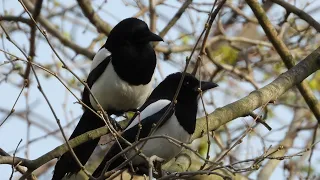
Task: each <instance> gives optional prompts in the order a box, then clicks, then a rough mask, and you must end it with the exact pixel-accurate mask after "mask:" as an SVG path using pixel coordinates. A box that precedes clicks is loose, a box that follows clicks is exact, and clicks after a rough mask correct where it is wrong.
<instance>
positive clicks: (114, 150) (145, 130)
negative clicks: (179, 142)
mask: <svg viewBox="0 0 320 180" xmlns="http://www.w3.org/2000/svg"><path fill="white" fill-rule="evenodd" d="M169 107H170V104H169V105H167V106H166V107H164V108H163V109H161V110H160V111H159V112H157V113H155V114H154V115H152V116H149V117H147V118H145V119H143V120H141V125H142V129H141V130H140V134H139V139H141V138H145V137H147V136H148V135H149V133H150V131H151V130H152V129H153V127H154V124H157V123H159V121H160V120H161V118H162V117H164V118H163V120H162V122H161V124H160V125H159V127H161V126H162V125H163V124H164V123H165V122H166V121H167V120H168V119H169V118H170V117H171V116H172V115H173V113H174V108H172V109H170V110H169V112H168V113H167V115H166V116H164V115H165V112H166V111H167V109H168V108H169ZM131 122H132V121H131ZM138 132H139V125H138V124H137V125H135V126H133V127H132V128H130V129H128V130H126V131H125V132H123V134H122V137H123V138H125V139H126V140H127V141H129V142H131V143H133V142H134V141H135V140H136V135H137V134H138ZM120 144H121V147H122V148H123V149H125V148H126V147H128V146H127V145H126V144H125V143H124V142H121V141H120ZM119 152H121V149H120V146H119V145H118V144H117V143H114V144H113V145H112V147H111V148H110V150H109V151H108V153H107V154H106V156H105V157H104V158H103V160H102V162H101V163H100V165H99V166H98V168H97V169H96V170H95V171H94V173H93V174H92V175H93V177H98V176H99V175H100V174H101V173H102V171H103V169H104V167H105V165H106V163H107V161H108V160H110V159H111V158H112V157H114V156H115V155H117V154H118V153H119ZM124 161H125V159H124V158H123V157H122V156H120V157H119V158H117V159H116V160H115V161H113V162H112V163H111V164H110V166H109V168H108V169H109V170H112V169H114V168H116V167H117V166H119V165H120V164H121V163H122V162H124Z"/></svg>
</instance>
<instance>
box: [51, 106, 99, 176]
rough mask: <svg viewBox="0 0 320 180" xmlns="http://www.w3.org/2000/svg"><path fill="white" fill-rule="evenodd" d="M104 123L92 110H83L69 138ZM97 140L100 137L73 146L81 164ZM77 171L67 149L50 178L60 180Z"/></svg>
mask: <svg viewBox="0 0 320 180" xmlns="http://www.w3.org/2000/svg"><path fill="white" fill-rule="evenodd" d="M104 124H105V123H104V122H103V121H102V120H101V119H100V118H99V117H98V116H97V115H95V114H94V113H93V112H91V111H90V110H85V111H84V113H83V115H82V117H81V119H80V121H79V123H78V125H77V127H76V129H75V130H74V131H73V133H72V135H71V137H70V138H69V139H73V138H75V137H77V136H79V135H81V134H83V133H86V132H88V131H90V130H93V129H97V128H99V127H102V126H104ZM99 140H100V138H97V139H95V140H91V141H88V142H86V143H84V144H81V145H80V146H78V147H76V148H73V151H74V153H75V154H76V155H77V157H78V159H79V160H80V162H81V163H82V164H83V165H84V164H85V163H86V162H87V161H88V159H89V157H90V156H91V154H92V153H93V151H94V149H95V147H96V146H97V144H98V142H99ZM79 171H80V167H79V166H78V164H77V163H76V161H75V160H74V158H73V157H72V155H71V153H70V152H69V151H68V152H66V153H65V154H63V155H62V156H61V157H60V159H59V160H58V162H57V164H56V166H55V169H54V174H53V177H52V180H61V179H62V178H63V177H64V176H66V175H72V174H75V173H77V172H79Z"/></svg>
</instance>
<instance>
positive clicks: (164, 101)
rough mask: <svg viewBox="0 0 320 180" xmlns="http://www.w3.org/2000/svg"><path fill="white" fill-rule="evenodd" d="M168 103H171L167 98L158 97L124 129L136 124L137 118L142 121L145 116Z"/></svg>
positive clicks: (157, 110)
mask: <svg viewBox="0 0 320 180" xmlns="http://www.w3.org/2000/svg"><path fill="white" fill-rule="evenodd" d="M170 103H171V101H169V100H167V99H160V100H158V101H156V102H154V103H152V104H150V105H149V106H148V107H146V108H145V109H144V110H143V111H142V112H140V117H139V116H137V117H136V118H135V119H134V120H133V121H132V122H131V124H130V125H129V126H128V127H127V128H126V129H125V130H124V131H126V130H128V129H130V128H132V127H133V126H135V125H137V124H138V123H139V119H140V121H143V120H144V119H145V118H147V117H149V116H151V115H153V114H155V113H157V112H159V111H160V110H161V109H163V108H164V107H166V106H167V105H169V104H170Z"/></svg>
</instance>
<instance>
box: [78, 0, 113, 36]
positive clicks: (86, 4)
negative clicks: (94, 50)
mask: <svg viewBox="0 0 320 180" xmlns="http://www.w3.org/2000/svg"><path fill="white" fill-rule="evenodd" d="M77 2H78V4H79V6H80V8H81V10H82V12H83V14H84V15H85V16H86V17H87V18H88V19H89V21H90V22H91V23H92V24H93V25H94V26H95V27H96V28H97V31H98V32H101V33H104V34H105V35H107V36H108V35H109V33H110V31H111V29H112V27H111V26H110V25H109V24H108V23H106V22H105V21H104V20H103V19H101V18H100V16H99V15H98V14H97V13H95V12H94V9H93V8H92V6H91V1H89V0H77Z"/></svg>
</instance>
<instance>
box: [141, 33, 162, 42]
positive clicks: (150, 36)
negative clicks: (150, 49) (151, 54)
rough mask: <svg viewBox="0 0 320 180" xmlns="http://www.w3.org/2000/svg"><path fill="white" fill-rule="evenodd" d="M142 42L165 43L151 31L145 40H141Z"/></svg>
mask: <svg viewBox="0 0 320 180" xmlns="http://www.w3.org/2000/svg"><path fill="white" fill-rule="evenodd" d="M140 41H148V42H151V41H163V39H162V38H161V37H160V36H158V35H156V34H154V33H153V32H151V31H149V34H148V35H146V36H145V38H143V39H141V40H140Z"/></svg>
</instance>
